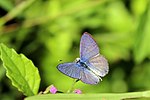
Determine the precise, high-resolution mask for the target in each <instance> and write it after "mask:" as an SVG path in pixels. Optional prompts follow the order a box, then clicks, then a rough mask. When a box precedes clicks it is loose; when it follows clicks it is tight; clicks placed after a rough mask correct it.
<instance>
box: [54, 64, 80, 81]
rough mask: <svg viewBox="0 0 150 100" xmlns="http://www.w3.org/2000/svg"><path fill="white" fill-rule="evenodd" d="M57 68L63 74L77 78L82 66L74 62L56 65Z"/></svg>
mask: <svg viewBox="0 0 150 100" xmlns="http://www.w3.org/2000/svg"><path fill="white" fill-rule="evenodd" d="M57 69H58V70H59V71H60V72H62V73H63V74H65V75H67V76H70V77H72V78H76V79H79V78H80V73H81V71H82V68H80V66H79V65H78V64H76V63H63V64H59V65H58V66H57Z"/></svg>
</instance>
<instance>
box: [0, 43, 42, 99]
mask: <svg viewBox="0 0 150 100" xmlns="http://www.w3.org/2000/svg"><path fill="white" fill-rule="evenodd" d="M0 51H1V59H2V62H3V65H4V68H5V69H6V75H7V77H8V78H9V79H10V80H11V81H12V84H13V85H14V86H15V87H16V88H18V90H19V91H21V92H23V93H24V95H26V96H31V95H35V94H37V92H38V89H39V85H40V75H39V72H38V69H37V68H36V67H35V66H34V64H33V63H32V61H31V60H29V59H28V58H26V57H25V56H24V55H23V54H17V53H16V51H15V50H14V49H9V48H8V47H6V46H5V45H4V44H0Z"/></svg>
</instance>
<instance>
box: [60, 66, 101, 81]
mask: <svg viewBox="0 0 150 100" xmlns="http://www.w3.org/2000/svg"><path fill="white" fill-rule="evenodd" d="M57 68H58V70H59V71H60V72H62V73H63V74H65V75H67V76H70V77H72V78H76V79H80V80H81V81H82V82H84V83H87V84H97V83H98V82H99V79H100V77H98V76H97V75H95V74H94V73H93V72H92V71H90V70H88V69H87V68H84V67H82V66H81V65H79V64H77V63H63V64H59V65H58V66H57Z"/></svg>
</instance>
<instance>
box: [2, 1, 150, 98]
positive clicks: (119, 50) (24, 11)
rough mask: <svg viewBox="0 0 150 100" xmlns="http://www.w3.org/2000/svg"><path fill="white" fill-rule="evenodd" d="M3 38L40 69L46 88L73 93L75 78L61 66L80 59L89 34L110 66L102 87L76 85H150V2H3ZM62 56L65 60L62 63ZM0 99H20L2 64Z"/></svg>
mask: <svg viewBox="0 0 150 100" xmlns="http://www.w3.org/2000/svg"><path fill="white" fill-rule="evenodd" d="M0 12H1V13H0V42H1V43H4V44H6V45H8V46H9V47H12V48H14V49H15V50H16V51H17V52H18V53H23V54H25V55H26V56H27V57H28V58H30V59H31V60H32V61H33V62H34V64H35V65H36V66H37V67H38V69H39V71H40V75H41V81H42V82H41V87H40V90H44V89H45V88H46V87H47V86H48V85H50V84H54V85H55V86H56V87H57V88H58V89H59V90H60V91H67V89H68V88H69V87H70V86H71V84H72V82H73V80H72V79H71V78H69V77H67V76H65V75H63V74H61V73H60V72H59V71H58V70H57V69H56V66H57V65H58V64H59V63H62V62H72V61H74V59H75V58H77V57H79V42H80V37H81V35H82V33H83V32H85V31H87V32H89V33H91V34H92V35H93V37H94V38H95V40H96V41H97V43H98V45H99V47H100V53H101V54H102V55H104V56H105V57H106V58H107V59H108V61H109V66H110V71H109V74H108V75H107V76H106V77H104V78H103V81H102V82H101V83H100V84H98V85H87V84H84V83H82V82H79V83H77V84H76V88H80V89H81V90H82V91H83V93H97V92H127V91H140V90H148V89H150V85H149V84H150V80H149V77H150V45H149V42H150V28H149V26H150V1H149V0H131V1H130V0H0ZM61 60H62V61H61ZM0 97H1V99H2V100H4V99H5V100H6V99H10V100H11V99H14V100H15V99H16V98H20V97H21V94H20V93H19V92H18V91H17V89H16V88H14V87H12V85H11V83H10V80H8V78H6V76H5V70H4V68H3V66H2V63H1V62H0Z"/></svg>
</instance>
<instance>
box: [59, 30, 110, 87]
mask: <svg viewBox="0 0 150 100" xmlns="http://www.w3.org/2000/svg"><path fill="white" fill-rule="evenodd" d="M57 68H58V70H59V71H60V72H62V73H63V74H65V75H67V76H69V77H72V78H75V79H79V80H81V81H82V82H84V83H87V84H98V83H99V82H100V80H101V81H102V78H101V77H104V76H105V75H106V74H107V73H108V70H109V67H108V62H107V60H106V59H105V58H104V57H103V56H102V55H101V54H100V53H99V48H98V45H97V44H96V42H95V40H94V39H93V38H92V36H91V35H90V34H89V33H87V32H85V33H84V34H83V35H82V37H81V41H80V58H77V59H76V61H75V62H71V63H62V64H59V65H58V66H57Z"/></svg>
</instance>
